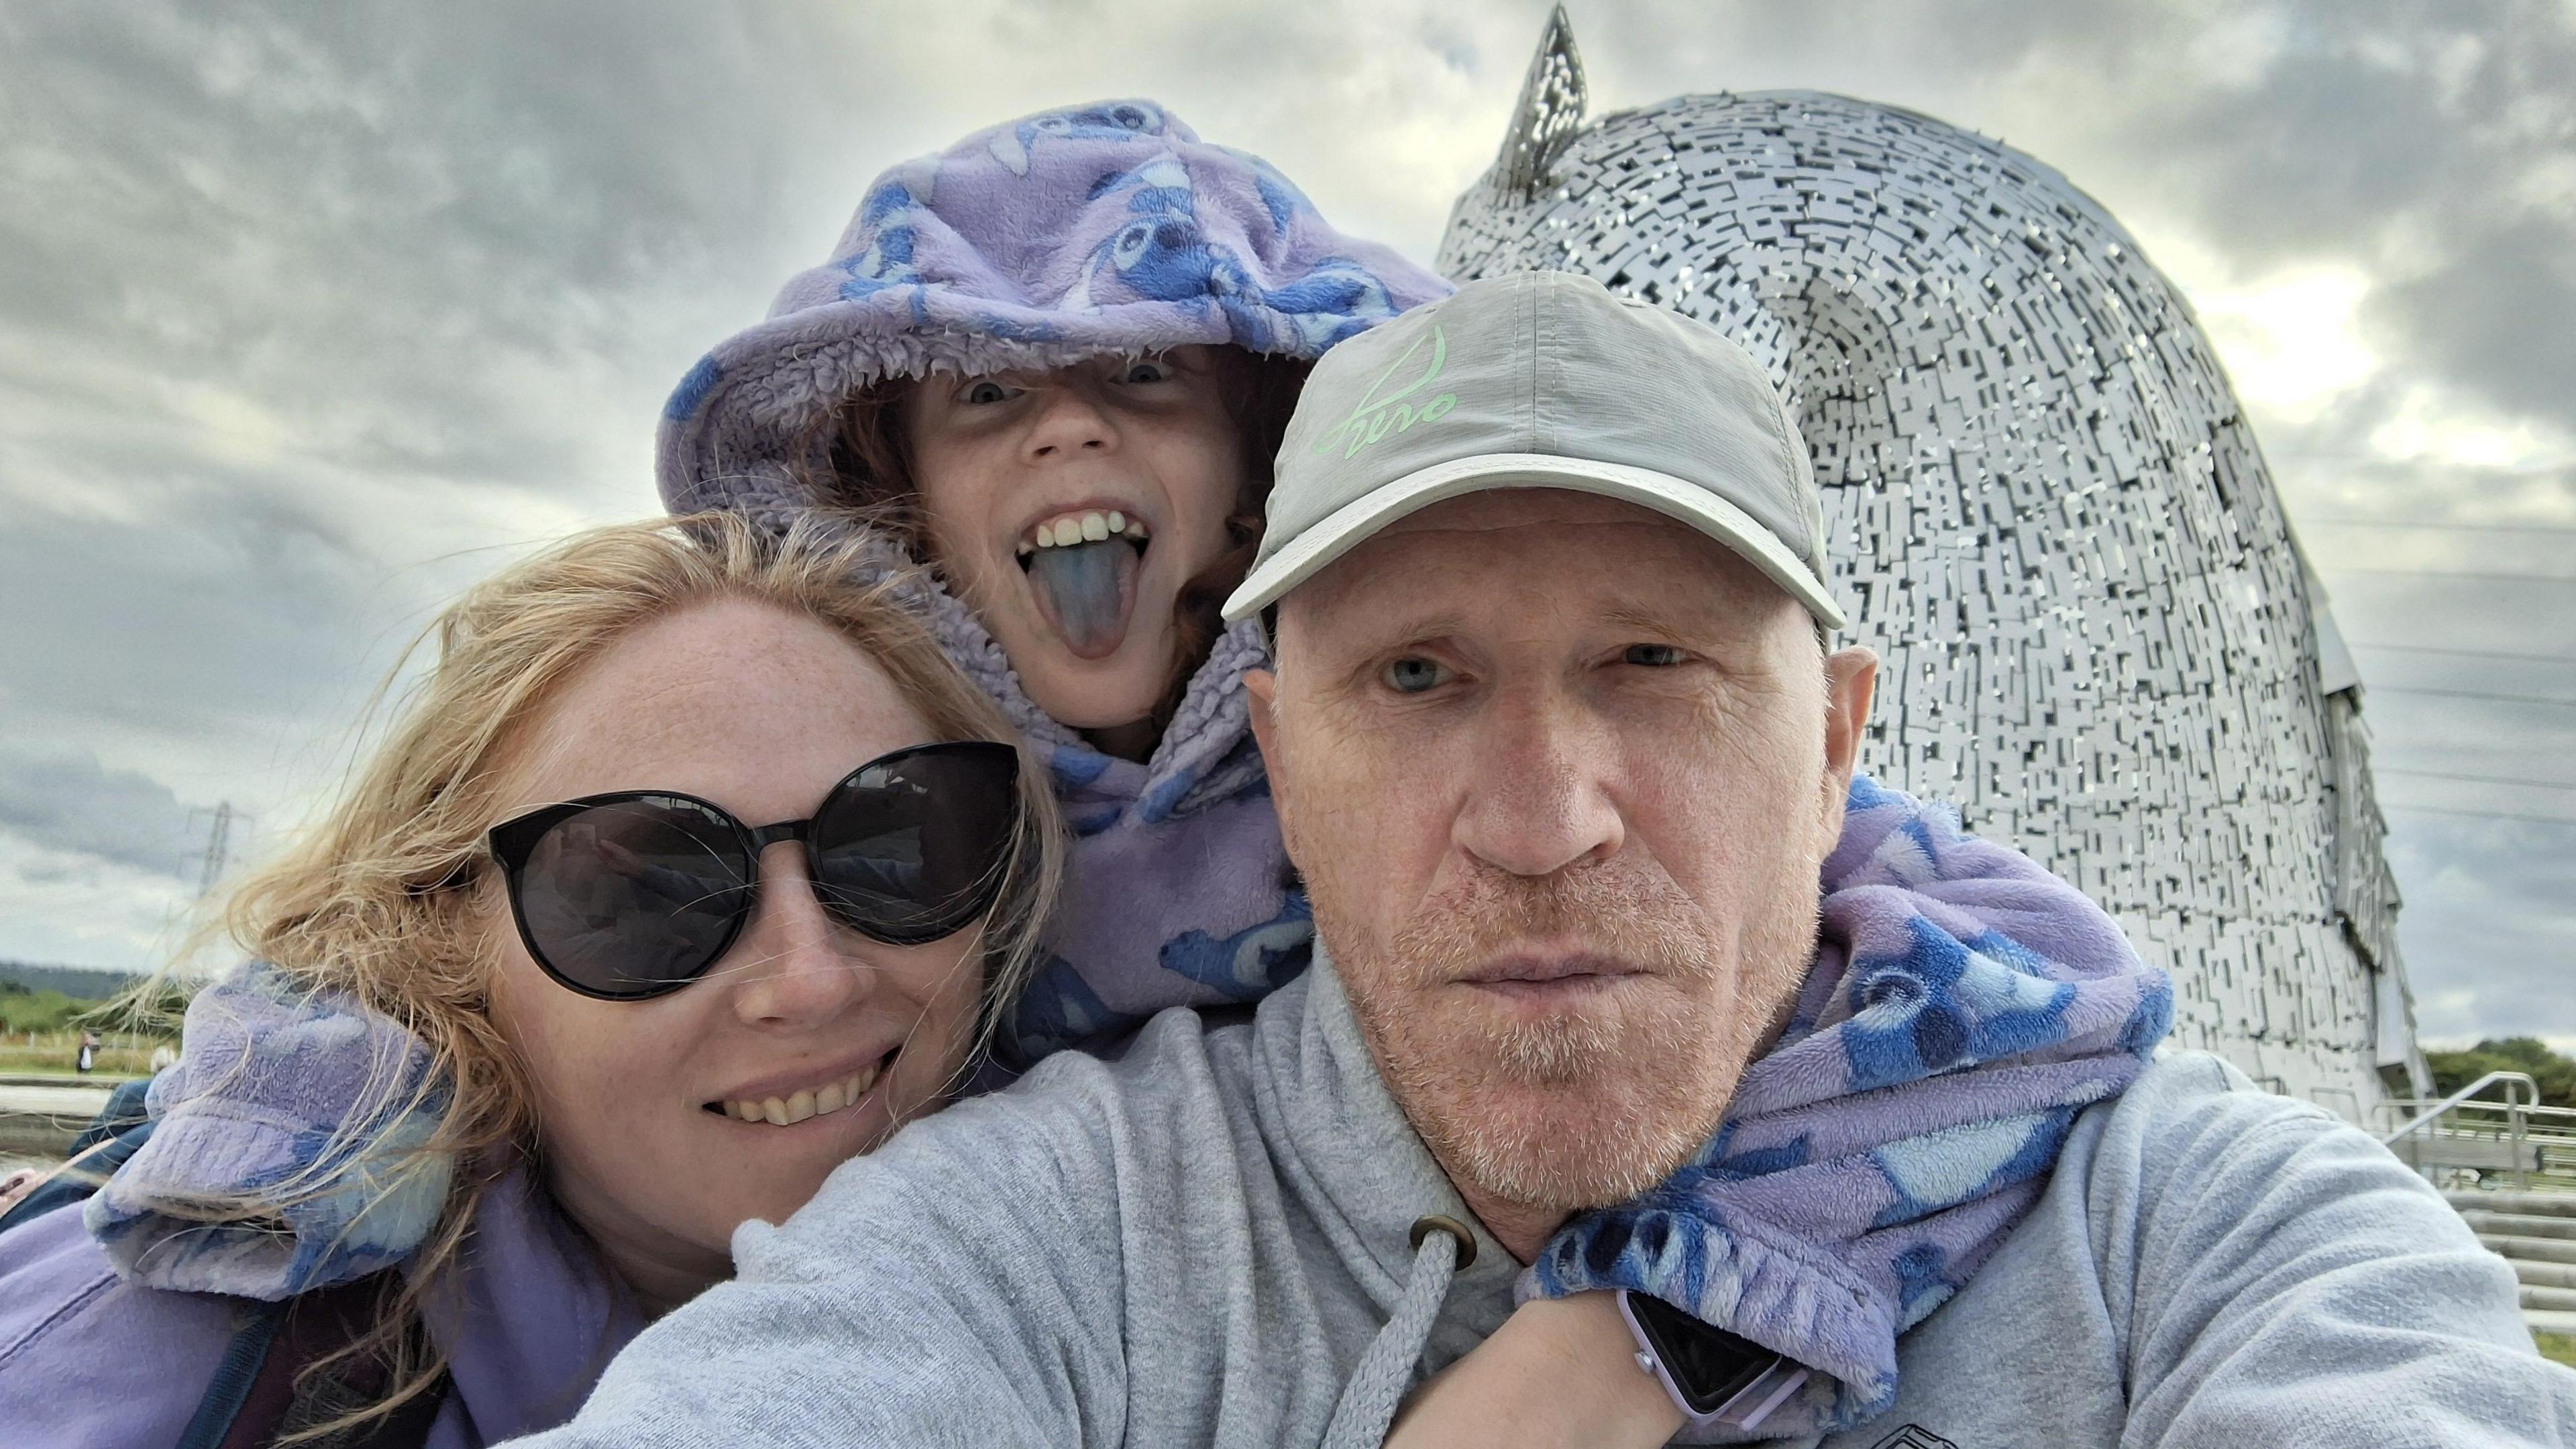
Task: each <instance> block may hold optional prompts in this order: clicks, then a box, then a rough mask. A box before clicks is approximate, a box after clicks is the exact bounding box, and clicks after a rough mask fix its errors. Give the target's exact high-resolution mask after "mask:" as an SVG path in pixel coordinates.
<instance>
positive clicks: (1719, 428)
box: [1225, 272, 1844, 629]
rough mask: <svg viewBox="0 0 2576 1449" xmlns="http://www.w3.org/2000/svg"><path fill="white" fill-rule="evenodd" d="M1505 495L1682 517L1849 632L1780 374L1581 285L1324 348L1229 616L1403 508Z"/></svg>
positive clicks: (1485, 292) (1420, 315)
mask: <svg viewBox="0 0 2576 1449" xmlns="http://www.w3.org/2000/svg"><path fill="white" fill-rule="evenodd" d="M1488 488H1567V489H1572V490H1575V491H1577V492H1582V493H1598V494H1602V495H1604V496H1607V497H1611V498H1620V499H1625V500H1627V501H1628V502H1630V503H1635V504H1639V505H1641V506H1643V507H1646V508H1651V509H1653V510H1655V511H1656V512H1658V513H1662V514H1667V515H1669V516H1671V517H1673V518H1676V519H1679V520H1681V521H1682V522H1684V523H1687V524H1689V525H1690V526H1691V527H1693V528H1696V529H1698V530H1700V531H1701V532H1702V533H1705V534H1707V535H1708V536H1710V537H1711V538H1714V539H1716V540H1717V541H1718V542H1720V543H1723V544H1725V545H1726V546H1727V547H1728V548H1731V549H1733V550H1734V551H1735V552H1736V553H1738V554H1740V555H1742V556H1743V558H1744V559H1745V561H1746V562H1748V563H1750V564H1752V565H1753V566H1754V567H1755V568H1758V569H1760V570H1761V571H1762V572H1763V573H1764V574H1765V575H1766V576H1768V577H1769V578H1770V579H1771V581H1772V582H1774V583H1776V584H1778V585H1779V586H1780V587H1781V588H1783V589H1786V590H1788V591H1789V593H1790V594H1791V595H1792V596H1793V597H1795V598H1796V599H1797V600H1798V602H1799V603H1801V604H1804V605H1805V606H1806V607H1807V611H1808V612H1809V613H1811V614H1813V615H1814V616H1815V617H1816V620H1817V622H1818V623H1819V624H1821V625H1822V626H1823V627H1825V628H1827V629H1839V628H1841V627H1843V623H1844V618H1843V611H1842V609H1841V607H1840V606H1838V605H1837V604H1835V602H1834V598H1833V592H1832V590H1830V589H1829V588H1827V587H1826V584H1825V577H1826V575H1825V542H1824V537H1825V527H1824V514H1823V510H1822V508H1821V507H1820V506H1819V504H1818V502H1817V498H1816V482H1815V476H1814V474H1813V473H1812V472H1811V471H1810V470H1809V468H1808V465H1807V446H1806V444H1805V443H1804V442H1803V441H1802V440H1801V439H1800V438H1799V437H1798V429H1797V425H1796V424H1794V423H1792V422H1791V421H1790V420H1789V414H1788V412H1787V410H1786V409H1785V408H1783V407H1782V406H1781V402H1780V395H1779V393H1778V392H1777V391H1776V390H1774V389H1773V388H1772V386H1771V380H1770V378H1768V377H1767V376H1765V375H1764V373H1763V371H1762V369H1761V367H1760V366H1759V365H1758V364H1756V363H1755V362H1754V361H1753V359H1752V358H1751V357H1749V356H1747V355H1746V354H1745V352H1744V349H1743V348H1741V347H1738V346H1736V345H1735V344H1734V343H1733V342H1730V341H1728V340H1727V338H1726V336H1725V335H1724V334H1722V333H1720V332H1719V331H1718V330H1717V329H1716V328H1714V327H1711V326H1709V325H1708V324H1706V323H1704V322H1697V321H1693V320H1692V319H1690V318H1688V317H1684V316H1682V315H1681V314H1679V313H1677V312H1668V311H1666V310H1664V309H1663V308H1661V307H1654V306H1649V305H1648V304H1646V303H1643V302H1632V301H1625V300H1622V299H1620V298H1618V297H1613V296H1611V295H1610V293H1609V291H1608V290H1607V289H1606V288H1604V287H1603V286H1602V285H1601V284H1600V283H1599V282H1596V281H1593V280H1592V279H1591V278H1589V277H1580V276H1576V275H1574V274H1573V273H1570V272H1515V273H1512V274H1510V275H1507V276H1500V277H1489V278H1487V279H1485V280H1483V281H1480V282H1470V283H1468V284H1467V285H1466V286H1464V287H1461V288H1459V289H1458V291H1457V293H1456V294H1455V295H1453V296H1451V297H1448V298H1446V299H1444V300H1442V301H1439V302H1434V303H1432V304H1430V305H1429V306H1424V307H1417V308H1415V309H1413V310H1412V311H1410V312H1407V313H1405V314H1404V315H1403V316H1401V317H1398V318H1396V319H1395V320H1394V321H1391V322H1387V323H1383V324H1381V325H1379V326H1377V327H1375V328H1372V329H1371V330H1369V331H1367V332H1363V333H1361V334H1360V335H1359V336H1357V337H1354V338H1352V339H1350V340H1349V341H1347V342H1344V343H1342V344H1340V345H1339V346H1336V347H1335V348H1333V350H1332V351H1330V352H1327V353H1325V354H1324V357H1323V360H1322V361H1320V362H1318V363H1316V364H1315V370H1314V372H1313V374H1312V375H1311V376H1309V377H1308V378H1307V379H1306V389H1305V392H1304V394H1303V395H1302V396H1301V397H1300V399H1299V401H1298V403H1297V414H1296V416H1295V417H1294V418H1292V419H1291V420H1290V421H1289V424H1288V434H1287V438H1286V440H1285V441H1283V442H1282V443H1281V444H1280V448H1279V465H1278V481H1277V482H1276V483H1275V484H1274V485H1273V486H1272V488H1271V490H1270V517H1269V527H1268V531H1267V532H1265V533H1264V534H1263V535H1262V539H1261V552H1260V554H1259V555H1258V556H1257V557H1256V558H1255V559H1254V560H1253V564H1252V573H1251V575H1250V577H1248V578H1246V579H1245V580H1244V581H1243V586H1242V587H1241V588H1239V589H1236V590H1235V591H1234V596H1233V597H1232V598H1229V599H1227V600H1226V601H1225V617H1226V622H1228V623H1234V622H1237V621H1240V620H1242V619H1245V618H1249V617H1250V616H1252V615H1253V614H1256V613H1258V612H1260V611H1261V610H1262V609H1263V608H1265V607H1267V606H1268V605H1270V604H1271V603H1273V602H1275V601H1276V600H1277V599H1278V598H1279V597H1280V596H1281V595H1282V594H1285V593H1287V592H1288V591H1289V590H1290V589H1293V588H1295V587H1297V585H1299V584H1301V583H1303V582H1305V581H1306V580H1307V579H1309V578H1312V577H1313V576H1314V575H1315V574H1316V573H1318V572H1320V571H1322V570H1323V568H1324V567H1325V566H1326V565H1328V564H1330V563H1332V561H1333V560H1335V559H1337V558H1340V557H1341V556H1342V555H1343V554H1345V553H1348V552H1349V551H1350V550H1351V549H1353V548H1355V547H1357V546H1358V545H1359V544H1360V543H1361V542H1363V541H1364V540H1366V539H1367V538H1368V537H1369V535H1371V534H1373V533H1375V532H1377V531H1378V530H1379V529H1381V528H1384V527H1386V526H1387V525H1388V524H1390V523H1393V522H1394V521H1396V520H1397V519H1399V518H1402V517H1404V516H1405V515H1406V514H1408V513H1411V512H1413V511H1414V510H1416V509H1419V508H1424V507H1428V506H1429V505H1431V504H1434V503H1437V502H1440V501H1441V500H1442V499H1445V498H1456V497H1458V496H1460V495H1461V494H1466V493H1475V492H1479V491H1482V490H1484V489H1488Z"/></svg>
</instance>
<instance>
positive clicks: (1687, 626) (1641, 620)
mask: <svg viewBox="0 0 2576 1449" xmlns="http://www.w3.org/2000/svg"><path fill="white" fill-rule="evenodd" d="M1602 618H1603V620H1604V621H1605V622H1607V623H1609V624H1610V625H1611V626H1612V627H1614V628H1619V629H1634V630H1636V631H1637V632H1638V633H1640V634H1663V635H1668V636H1669V635H1675V634H1702V633H1706V632H1707V631H1708V629H1709V627H1710V625H1711V623H1712V622H1713V621H1712V620H1711V619H1710V617H1709V611H1708V610H1706V609H1674V608H1660V609H1658V608H1648V607H1646V606H1645V605H1642V604H1618V605H1614V606H1612V607H1611V608H1610V609H1608V610H1607V611H1605V612H1604V613H1603V614H1602Z"/></svg>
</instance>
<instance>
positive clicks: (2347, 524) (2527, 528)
mask: <svg viewBox="0 0 2576 1449" xmlns="http://www.w3.org/2000/svg"><path fill="white" fill-rule="evenodd" d="M2290 521H2291V522H2293V523H2296V524H2299V525H2300V526H2302V527H2304V526H2306V525H2308V524H2311V523H2322V524H2331V525H2332V526H2334V527H2336V528H2402V529H2407V530H2410V531H2411V530H2414V529H2419V528H2437V529H2440V530H2442V531H2443V532H2445V533H2576V525H2561V524H2555V523H2417V522H2414V521H2412V520H2409V519H2403V518H2293V519H2291V520H2290Z"/></svg>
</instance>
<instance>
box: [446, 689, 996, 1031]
mask: <svg viewBox="0 0 2576 1449" xmlns="http://www.w3.org/2000/svg"><path fill="white" fill-rule="evenodd" d="M917 755H948V756H965V757H968V758H976V759H998V760H1000V761H1001V762H1002V764H1003V773H1002V784H1003V786H1004V787H1005V788H1006V789H1008V790H1009V791H1010V792H1011V827H1010V828H1011V831H1012V833H1013V834H1016V833H1017V832H1018V830H1019V829H1020V823H1021V813H1022V812H1021V807H1020V800H1019V793H1018V792H1019V783H1020V752H1019V750H1018V748H1017V747H1016V746H1013V745H1008V744H1004V743H1003V742H1001V741H999V740H939V741H934V742H932V743H930V744H926V745H908V746H906V747H904V748H903V749H900V750H889V751H887V752H886V753H884V754H882V755H879V756H877V757H876V758H875V759H873V760H870V761H868V762H867V763H865V764H863V765H860V766H859V767H858V768H857V769H854V770H852V771H850V773H848V774H846V775H843V776H842V777H841V778H840V779H839V780H838V781H837V782H835V783H834V784H833V786H832V788H831V789H829V790H826V791H824V792H823V798H822V800H821V802H820V803H818V804H817V805H816V806H815V807H814V814H812V815H808V816H806V817H805V818H804V819H802V820H782V821H779V822H778V823H776V824H774V825H763V826H759V827H756V828H755V827H753V826H749V825H745V824H743V823H742V818H741V817H740V816H738V815H736V814H734V813H733V812H732V811H730V810H727V809H726V808H724V807H723V806H721V805H718V804H717V803H715V802H714V801H712V800H704V799H700V798H699V797H697V796H695V795H691V794H689V793H687V792H685V791H681V790H611V791H609V792H607V793H605V794H600V795H584V796H582V797H581V798H579V799H577V800H564V801H559V802H557V803H555V804H552V805H544V806H540V807H538V808H537V809H534V810H531V811H529V812H527V813H526V814H524V815H516V816H513V817H511V818H510V819H508V820H504V821H502V822H501V823H500V824H498V825H495V826H493V827H492V828H491V829H490V830H488V831H485V832H484V837H483V843H484V849H485V850H486V851H487V852H488V853H489V854H490V856H491V858H492V861H493V863H494V864H495V865H496V866H498V867H499V868H500V871H501V884H502V892H503V894H505V895H507V896H508V897H509V898H510V922H511V924H512V925H513V926H515V927H516V928H517V929H518V933H519V944H520V945H522V946H525V947H526V948H527V950H528V957H529V959H530V960H532V961H534V962H536V963H537V969H538V970H540V971H543V972H545V973H546V975H547V976H548V977H550V978H551V979H552V980H553V981H554V983H555V984H556V985H558V986H561V987H563V988H564V989H565V990H567V991H570V992H573V993H575V994H576V995H581V996H587V997H589V998H591V999H592V1000H594V1001H650V1000H652V999H653V998H655V997H657V996H668V995H670V994H671V993H672V992H674V991H679V990H682V989H683V988H686V987H689V986H693V985H695V984H697V983H698V982H699V981H700V980H702V979H704V978H705V976H706V975H707V973H708V972H710V971H713V970H714V969H715V968H716V963H718V962H720V961H722V960H724V958H725V957H726V956H727V955H728V954H729V953H731V952H732V950H733V946H734V942H735V941H737V940H740V939H741V937H742V932H743V928H744V927H745V926H748V925H749V924H751V918H752V915H753V913H754V912H755V911H757V910H758V908H759V901H760V854H761V852H762V851H764V850H767V849H768V848H769V847H771V846H773V845H776V844H777V843H778V842H780V841H782V840H793V841H795V842H796V843H797V844H798V845H800V846H803V847H804V849H805V876H806V888H807V889H808V890H811V891H813V894H814V901H815V904H816V905H818V906H820V907H821V908H822V909H823V912H824V914H826V915H828V916H830V917H831V918H832V919H833V920H834V921H836V922H839V923H840V924H842V925H844V926H847V927H849V928H850V929H851V930H854V931H856V932H858V933H859V934H860V935H862V936H865V937H867V938H868V939H869V940H871V941H876V942H880V943H882V944H884V945H888V946H920V945H925V944H927V943H929V942H932V941H939V940H945V939H946V938H948V937H950V936H953V935H956V934H957V933H958V932H959V931H962V930H964V929H966V927H967V926H969V925H971V924H973V923H974V922H975V921H977V920H979V919H981V918H982V917H983V916H984V915H985V914H986V913H987V912H989V911H991V910H992V908H993V902H994V901H995V900H996V899H997V898H998V897H999V896H1000V895H1001V893H1002V882H1003V877H1004V872H1001V871H999V870H996V871H993V872H989V873H988V878H987V879H986V880H985V881H984V883H983V884H982V885H981V886H980V887H978V889H977V890H976V891H975V893H974V895H973V897H972V902H973V909H971V910H967V911H965V912H964V913H963V914H962V915H960V916H958V917H957V918H956V923H955V924H953V925H949V924H940V923H933V924H931V925H927V926H923V927H918V928H914V929H910V930H903V929H897V928H892V927H887V926H883V925H879V924H876V923H874V922H866V921H860V920H856V919H854V918H852V917H851V916H850V915H849V914H847V913H846V912H844V911H843V910H842V909H841V908H840V907H839V906H837V905H836V904H834V903H833V902H832V900H830V899H829V898H828V897H827V896H826V895H825V894H824V893H823V891H822V890H820V889H819V888H818V887H819V886H820V884H821V881H820V877H818V876H817V875H816V873H815V866H814V842H813V838H812V837H813V829H814V822H815V821H816V820H817V819H820V818H821V817H822V815H823V813H824V812H825V811H826V810H828V809H829V808H830V807H831V804H832V802H833V800H834V799H836V798H837V797H839V796H840V794H841V792H842V791H844V790H848V789H850V788H852V787H853V786H855V785H856V784H857V782H858V778H859V777H860V776H861V775H864V774H866V773H868V772H869V771H870V770H878V769H883V768H885V767H887V766H888V765H893V764H898V763H901V762H902V761H905V760H909V759H911V758H913V757H915V756H917ZM639 800H681V801H686V802H687V803H689V804H691V805H694V806H696V807H698V808H699V809H701V810H704V811H706V812H707V813H708V814H709V815H710V816H712V817H713V818H714V819H715V820H716V821H720V822H722V823H723V825H724V826H725V828H726V829H728V830H730V831H732V832H733V835H734V838H735V840H736V841H737V842H739V843H740V845H741V846H742V849H743V859H744V861H745V862H746V868H745V870H744V880H743V882H742V884H743V888H744V889H745V890H747V891H748V892H750V901H751V904H750V905H749V906H748V907H746V908H744V909H742V910H739V911H736V912H734V914H733V919H732V920H731V921H730V922H729V923H727V925H726V927H725V932H724V938H723V940H721V941H720V942H718V943H717V945H716V948H715V949H714V950H713V951H711V952H710V953H708V955H707V959H706V960H705V961H704V962H703V963H702V964H700V965H699V966H698V968H697V969H696V970H694V971H692V972H690V973H689V974H688V975H686V976H683V977H680V978H678V979H676V980H672V981H667V982H657V983H655V984H654V985H653V986H652V987H650V988H649V989H647V990H643V991H601V990H599V989H598V988H597V987H593V986H589V985H585V984H584V983H582V982H579V981H575V980H573V979H572V978H571V977H570V976H567V975H566V974H564V973H563V972H562V971H560V970H558V969H557V968H556V966H555V964H554V963H553V962H552V961H550V960H548V959H546V953H545V949H544V948H543V947H542V946H540V945H538V944H537V940H536V936H535V933H534V932H532V931H530V930H529V929H528V917H527V912H526V910H525V909H524V908H523V907H522V906H521V904H520V899H519V877H520V873H521V872H522V871H524V870H525V869H526V868H527V864H528V860H529V858H530V857H531V856H533V855H534V854H535V853H536V848H537V844H538V842H539V841H542V840H544V839H545V837H546V834H547V832H549V831H551V830H553V829H554V828H555V827H556V826H557V825H560V824H562V823H563V822H564V821H566V820H569V819H571V818H572V817H574V816H576V815H579V814H581V813H582V812H583V811H586V810H593V809H597V808H599V807H601V806H606V805H625V804H631V803H633V802H636V801H639ZM946 919H947V918H946V917H942V921H943V922H944V921H945V920H946Z"/></svg>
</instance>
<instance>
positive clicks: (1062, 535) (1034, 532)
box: [1017, 508, 1145, 558]
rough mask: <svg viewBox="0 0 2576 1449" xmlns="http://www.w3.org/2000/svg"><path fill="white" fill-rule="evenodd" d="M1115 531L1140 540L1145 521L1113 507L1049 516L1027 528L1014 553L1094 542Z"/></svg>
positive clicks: (1033, 551) (1142, 538) (1113, 534)
mask: <svg viewBox="0 0 2576 1449" xmlns="http://www.w3.org/2000/svg"><path fill="white" fill-rule="evenodd" d="M1119 534H1124V535H1126V536H1127V537H1129V538H1131V539H1134V540H1136V541H1137V542H1139V543H1141V542H1143V541H1144V539H1145V520H1143V519H1141V518H1129V517H1128V516H1127V515H1126V514H1125V513H1123V512H1121V511H1119V510H1117V509H1114V508H1113V509H1111V510H1109V511H1107V512H1105V513H1104V512H1101V511H1099V510H1097V509H1095V510H1093V511H1092V512H1089V513H1082V514H1067V515H1066V516H1064V517H1062V518H1050V519H1048V520H1047V521H1045V522H1044V523H1041V524H1039V525H1038V526H1037V527H1035V528H1033V529H1030V530H1029V536H1028V537H1026V538H1024V539H1022V540H1020V543H1019V547H1018V549H1017V553H1018V555H1019V557H1021V558H1027V557H1028V556H1029V555H1031V554H1033V553H1036V552H1037V551H1038V550H1039V549H1042V548H1063V547H1065V546H1067V545H1069V544H1076V543H1098V542H1100V541H1101V540H1102V539H1104V538H1111V537H1115V536H1117V535H1119Z"/></svg>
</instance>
